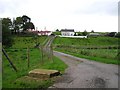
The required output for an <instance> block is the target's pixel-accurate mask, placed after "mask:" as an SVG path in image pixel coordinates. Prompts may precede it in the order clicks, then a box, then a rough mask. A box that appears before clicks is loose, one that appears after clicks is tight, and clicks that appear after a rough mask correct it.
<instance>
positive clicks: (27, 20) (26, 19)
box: [22, 15, 35, 31]
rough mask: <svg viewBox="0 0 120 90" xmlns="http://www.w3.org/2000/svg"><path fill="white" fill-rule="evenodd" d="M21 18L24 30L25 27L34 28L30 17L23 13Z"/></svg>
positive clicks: (24, 29)
mask: <svg viewBox="0 0 120 90" xmlns="http://www.w3.org/2000/svg"><path fill="white" fill-rule="evenodd" d="M22 20H23V31H26V30H27V29H35V26H34V24H33V23H32V22H31V18H29V17H28V16H26V15H23V16H22Z"/></svg>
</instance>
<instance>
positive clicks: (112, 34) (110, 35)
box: [108, 32, 116, 37]
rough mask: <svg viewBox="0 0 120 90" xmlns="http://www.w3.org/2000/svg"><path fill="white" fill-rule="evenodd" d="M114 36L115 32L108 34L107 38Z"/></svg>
mask: <svg viewBox="0 0 120 90" xmlns="http://www.w3.org/2000/svg"><path fill="white" fill-rule="evenodd" d="M115 35H116V32H110V33H109V34H108V36H109V37H114V36H115Z"/></svg>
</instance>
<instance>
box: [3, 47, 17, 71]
mask: <svg viewBox="0 0 120 90" xmlns="http://www.w3.org/2000/svg"><path fill="white" fill-rule="evenodd" d="M2 52H3V54H4V55H5V57H6V58H7V60H8V61H9V63H10V65H11V66H12V67H13V69H14V70H15V71H16V72H17V71H18V70H17V68H16V67H15V65H14V64H13V63H12V61H11V60H10V58H9V57H8V55H7V53H6V51H5V50H4V49H3V48H2Z"/></svg>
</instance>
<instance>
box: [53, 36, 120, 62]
mask: <svg viewBox="0 0 120 90" xmlns="http://www.w3.org/2000/svg"><path fill="white" fill-rule="evenodd" d="M54 48H55V50H57V51H61V52H64V53H67V54H71V55H74V56H77V57H81V58H86V59H90V60H95V61H99V62H103V63H108V64H118V60H119V55H118V38H111V37H98V38H87V39H80V38H79V39H78V38H59V37H57V38H56V39H55V41H54Z"/></svg>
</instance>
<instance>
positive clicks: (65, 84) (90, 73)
mask: <svg viewBox="0 0 120 90" xmlns="http://www.w3.org/2000/svg"><path fill="white" fill-rule="evenodd" d="M54 55H55V56H57V57H59V58H60V59H61V60H63V61H64V62H65V63H66V64H67V65H68V66H69V67H68V68H67V69H66V71H65V73H64V75H63V76H62V77H61V78H59V79H58V80H57V81H56V82H55V84H54V85H53V86H51V88H118V66H117V65H112V64H104V63H99V62H95V61H91V60H87V59H81V58H77V57H74V56H71V55H67V54H64V53H60V52H56V51H54ZM80 61H82V62H80Z"/></svg>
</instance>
